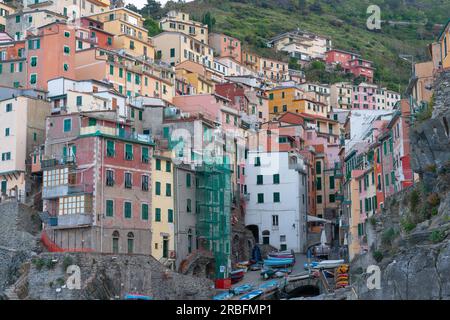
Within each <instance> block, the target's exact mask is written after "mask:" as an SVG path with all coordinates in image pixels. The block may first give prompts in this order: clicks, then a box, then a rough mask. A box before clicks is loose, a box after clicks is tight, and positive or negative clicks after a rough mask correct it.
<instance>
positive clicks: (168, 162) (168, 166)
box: [166, 161, 172, 172]
mask: <svg viewBox="0 0 450 320" xmlns="http://www.w3.org/2000/svg"><path fill="white" fill-rule="evenodd" d="M171 171H172V164H171V163H170V161H166V172H171Z"/></svg>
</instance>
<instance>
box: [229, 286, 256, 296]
mask: <svg viewBox="0 0 450 320" xmlns="http://www.w3.org/2000/svg"><path fill="white" fill-rule="evenodd" d="M252 289H253V285H251V284H248V283H247V284H243V285H242V286H239V287H236V288H234V289H232V291H233V293H234V295H236V296H238V295H241V294H244V293H247V292H249V291H251V290H252Z"/></svg>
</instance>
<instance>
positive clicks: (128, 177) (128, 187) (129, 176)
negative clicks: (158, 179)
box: [125, 172, 133, 189]
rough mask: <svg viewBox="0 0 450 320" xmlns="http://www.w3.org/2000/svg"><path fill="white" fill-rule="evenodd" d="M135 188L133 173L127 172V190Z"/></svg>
mask: <svg viewBox="0 0 450 320" xmlns="http://www.w3.org/2000/svg"><path fill="white" fill-rule="evenodd" d="M132 186H133V183H132V181H131V173H130V172H125V188H126V189H131V188H132Z"/></svg>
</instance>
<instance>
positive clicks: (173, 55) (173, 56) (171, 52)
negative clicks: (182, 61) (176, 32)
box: [170, 48, 175, 58]
mask: <svg viewBox="0 0 450 320" xmlns="http://www.w3.org/2000/svg"><path fill="white" fill-rule="evenodd" d="M170 57H171V58H175V48H170Z"/></svg>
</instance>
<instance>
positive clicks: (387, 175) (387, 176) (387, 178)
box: [384, 173, 389, 187]
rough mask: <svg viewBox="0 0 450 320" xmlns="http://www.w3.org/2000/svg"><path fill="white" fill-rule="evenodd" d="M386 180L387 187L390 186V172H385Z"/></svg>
mask: <svg viewBox="0 0 450 320" xmlns="http://www.w3.org/2000/svg"><path fill="white" fill-rule="evenodd" d="M384 180H385V183H386V187H389V174H387V173H386V174H385V175H384Z"/></svg>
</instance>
